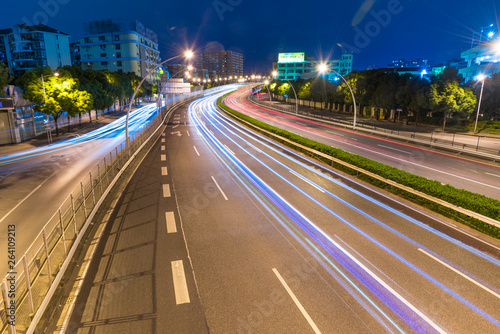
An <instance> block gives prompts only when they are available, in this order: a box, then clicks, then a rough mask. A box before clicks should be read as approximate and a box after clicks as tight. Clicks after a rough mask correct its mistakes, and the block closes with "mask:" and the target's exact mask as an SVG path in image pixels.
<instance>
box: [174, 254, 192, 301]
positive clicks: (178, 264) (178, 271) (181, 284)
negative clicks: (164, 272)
mask: <svg viewBox="0 0 500 334" xmlns="http://www.w3.org/2000/svg"><path fill="white" fill-rule="evenodd" d="M172 277H173V279H174V291H175V303H176V304H177V305H179V304H187V303H189V302H190V300H189V292H188V287H187V283H186V274H185V273H184V264H183V263H182V260H178V261H172Z"/></svg>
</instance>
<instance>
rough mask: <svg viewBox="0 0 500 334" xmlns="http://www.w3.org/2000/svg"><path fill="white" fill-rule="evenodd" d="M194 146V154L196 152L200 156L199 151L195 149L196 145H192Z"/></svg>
mask: <svg viewBox="0 0 500 334" xmlns="http://www.w3.org/2000/svg"><path fill="white" fill-rule="evenodd" d="M193 148H194V151H195V152H196V154H198V156H200V153H199V152H198V150H197V149H196V146H193Z"/></svg>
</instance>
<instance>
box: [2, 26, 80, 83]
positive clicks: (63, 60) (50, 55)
mask: <svg viewBox="0 0 500 334" xmlns="http://www.w3.org/2000/svg"><path fill="white" fill-rule="evenodd" d="M69 37H70V36H69V35H68V34H65V33H63V32H61V31H59V30H56V29H53V28H50V27H47V26H46V25H43V24H38V25H36V26H28V25H26V24H16V25H14V26H13V27H12V28H10V29H2V30H0V61H3V62H6V63H7V65H8V67H9V72H10V74H11V75H16V76H20V75H22V74H23V73H25V72H26V71H28V70H31V69H34V68H36V67H43V66H50V67H51V68H52V69H54V70H55V69H56V68H58V67H59V66H65V65H71V56H70V50H69Z"/></svg>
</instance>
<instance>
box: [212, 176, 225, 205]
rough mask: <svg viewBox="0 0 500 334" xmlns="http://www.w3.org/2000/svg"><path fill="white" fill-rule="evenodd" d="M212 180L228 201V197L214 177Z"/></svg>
mask: <svg viewBox="0 0 500 334" xmlns="http://www.w3.org/2000/svg"><path fill="white" fill-rule="evenodd" d="M212 180H214V183H215V185H216V186H217V188H218V189H219V191H220V193H221V194H222V197H224V199H225V200H226V201H227V196H226V194H224V192H223V191H222V189H221V187H220V186H219V184H218V183H217V181H215V177H213V176H212Z"/></svg>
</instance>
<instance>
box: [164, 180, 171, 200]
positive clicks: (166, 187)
mask: <svg viewBox="0 0 500 334" xmlns="http://www.w3.org/2000/svg"><path fill="white" fill-rule="evenodd" d="M170 196H171V194H170V184H168V183H167V184H164V185H163V197H170Z"/></svg>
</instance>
